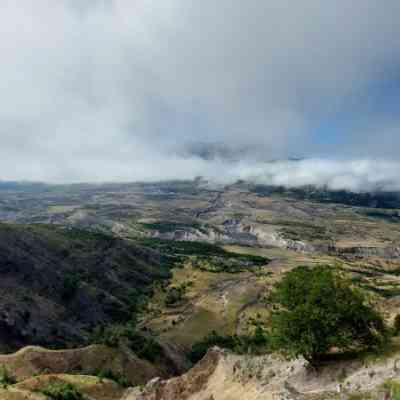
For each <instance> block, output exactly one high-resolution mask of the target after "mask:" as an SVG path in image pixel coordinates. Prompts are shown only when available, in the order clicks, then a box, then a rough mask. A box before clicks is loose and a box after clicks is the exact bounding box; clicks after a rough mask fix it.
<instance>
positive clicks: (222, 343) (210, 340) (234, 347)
mask: <svg viewBox="0 0 400 400" xmlns="http://www.w3.org/2000/svg"><path fill="white" fill-rule="evenodd" d="M214 346H218V347H221V348H224V349H229V350H231V351H233V352H234V353H237V354H245V353H247V354H248V353H250V354H260V353H265V352H267V351H269V350H270V340H269V336H268V335H267V334H266V332H265V331H264V330H263V329H262V328H261V327H257V328H256V330H255V332H254V333H253V334H252V335H242V336H238V335H233V336H230V335H227V336H223V335H220V334H218V333H217V332H215V331H212V332H211V333H210V334H209V335H208V336H206V337H205V338H204V339H203V340H201V341H200V342H197V343H195V344H194V345H193V346H192V348H191V351H190V353H189V359H190V361H191V362H193V363H196V362H197V361H200V360H201V359H202V358H203V357H204V356H205V354H206V353H207V351H208V349H210V348H211V347H214Z"/></svg>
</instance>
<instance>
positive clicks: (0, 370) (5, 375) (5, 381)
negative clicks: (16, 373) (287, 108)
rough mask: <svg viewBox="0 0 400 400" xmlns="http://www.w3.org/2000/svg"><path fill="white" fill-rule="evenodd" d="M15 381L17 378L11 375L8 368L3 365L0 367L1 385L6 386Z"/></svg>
mask: <svg viewBox="0 0 400 400" xmlns="http://www.w3.org/2000/svg"><path fill="white" fill-rule="evenodd" d="M15 382H16V381H15V378H14V377H13V376H12V375H10V373H9V372H8V370H7V368H6V367H5V366H4V365H2V366H1V367H0V387H3V388H6V387H7V386H8V385H13V384H14V383H15Z"/></svg>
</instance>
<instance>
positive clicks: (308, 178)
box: [0, 155, 400, 192]
mask: <svg viewBox="0 0 400 400" xmlns="http://www.w3.org/2000/svg"><path fill="white" fill-rule="evenodd" d="M0 164H1V162H0ZM39 165H40V162H39V163H38V166H39ZM42 167H43V166H42ZM96 170H97V171H98V173H97V174H95V173H94V171H96ZM32 171H33V173H32V176H27V179H28V180H38V179H37V177H38V176H39V177H40V178H39V180H41V181H45V182H54V183H72V182H73V183H77V182H93V183H104V182H135V181H148V182H154V181H162V180H172V179H178V180H179V179H194V178H195V177H198V176H201V177H203V178H204V179H206V180H207V181H208V182H209V184H210V185H218V186H223V185H229V184H233V183H235V182H237V181H238V180H244V181H246V182H252V183H255V184H262V185H270V186H284V187H289V188H293V187H302V186H306V185H312V186H316V187H319V188H323V187H326V188H328V189H330V190H348V191H352V192H375V191H400V162H397V161H384V160H381V161H380V160H368V159H364V160H328V159H321V158H308V159H301V160H278V161H270V162H261V161H251V160H250V159H248V158H247V159H246V160H240V161H238V160H235V161H232V160H226V159H221V158H216V159H213V160H207V159H203V158H200V157H190V158H188V157H186V158H183V157H179V156H175V157H174V156H172V157H162V156H160V155H158V157H157V156H156V155H154V158H153V159H149V158H142V159H136V160H132V159H131V160H127V159H122V160H120V162H118V163H116V162H115V161H110V162H109V163H108V164H107V165H105V164H104V162H103V161H102V160H98V161H97V162H95V161H93V160H84V161H82V162H80V163H79V164H78V165H76V166H75V168H74V170H73V171H70V174H68V179H66V177H65V176H64V175H63V172H64V166H63V165H58V168H57V165H56V164H54V165H53V166H52V167H48V168H44V169H41V170H38V169H35V168H34V165H33V166H32ZM49 171H52V174H49ZM18 175H19V174H18V173H17V174H16V176H13V175H9V176H8V177H7V179H6V180H18ZM71 176H72V179H71Z"/></svg>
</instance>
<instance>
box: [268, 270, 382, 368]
mask: <svg viewBox="0 0 400 400" xmlns="http://www.w3.org/2000/svg"><path fill="white" fill-rule="evenodd" d="M272 299H273V300H274V301H275V303H276V304H275V307H276V308H277V309H275V311H274V312H273V315H272V335H273V339H274V343H275V345H276V346H277V347H278V348H280V349H282V350H283V351H284V352H285V353H286V354H287V355H288V356H289V357H291V358H295V357H298V356H303V357H304V358H305V359H306V360H308V361H309V362H310V363H311V364H313V365H317V364H318V362H319V360H320V359H321V357H322V356H324V355H326V354H327V353H329V352H330V351H331V350H332V349H336V351H345V350H356V351H357V350H364V349H366V348H373V347H377V346H380V345H382V344H383V343H384V342H385V341H386V340H387V337H388V336H387V329H386V328H385V325H384V322H383V319H382V317H381V316H380V315H379V313H378V312H377V311H375V310H374V309H373V308H372V307H371V306H369V305H368V304H367V302H366V299H365V297H364V295H363V294H362V292H360V291H359V290H356V289H354V288H352V286H351V282H349V281H348V280H346V279H345V278H343V277H341V276H340V275H338V274H336V273H335V272H334V271H333V269H332V268H331V267H329V266H318V267H315V268H311V267H298V268H295V269H294V270H292V271H290V272H288V273H287V274H286V275H285V276H284V277H283V279H282V280H281V281H280V282H279V283H277V284H276V286H275V292H274V294H273V296H272Z"/></svg>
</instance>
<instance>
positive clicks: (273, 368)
mask: <svg viewBox="0 0 400 400" xmlns="http://www.w3.org/2000/svg"><path fill="white" fill-rule="evenodd" d="M399 360H400V356H399V355H393V356H392V357H389V358H387V359H385V360H381V361H376V362H375V363H373V364H372V363H367V362H362V361H360V360H354V361H340V362H336V363H334V364H327V365H325V366H323V367H321V369H320V370H318V371H315V370H313V369H311V368H310V367H308V365H307V363H306V362H305V361H304V360H301V359H300V360H296V361H285V360H282V359H280V358H278V357H277V356H273V355H265V356H258V357H252V356H238V355H234V354H231V353H228V352H226V351H222V350H220V349H217V348H214V349H212V350H210V351H209V352H208V353H207V355H206V356H205V357H204V358H203V360H201V361H200V362H199V363H198V364H197V365H196V366H195V367H194V368H192V369H191V370H190V371H188V372H187V373H186V374H184V375H182V376H180V377H177V378H172V379H169V380H161V379H154V380H152V381H150V382H149V383H148V384H147V385H146V386H145V387H144V388H138V387H136V388H133V389H129V390H128V391H127V392H126V393H125V395H124V396H123V400H176V399H179V400H243V399H246V400H283V399H285V400H290V399H316V398H318V399H320V400H322V399H332V398H336V397H335V396H338V395H339V396H342V397H343V398H349V396H350V395H351V394H358V395H359V396H362V393H368V398H371V399H377V398H380V396H381V394H382V390H383V391H384V389H383V383H384V382H387V381H389V380H394V381H396V380H399V379H400V369H399V368H398V367H397V364H398V363H399ZM369 396H371V397H369ZM360 398H362V397H360Z"/></svg>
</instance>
